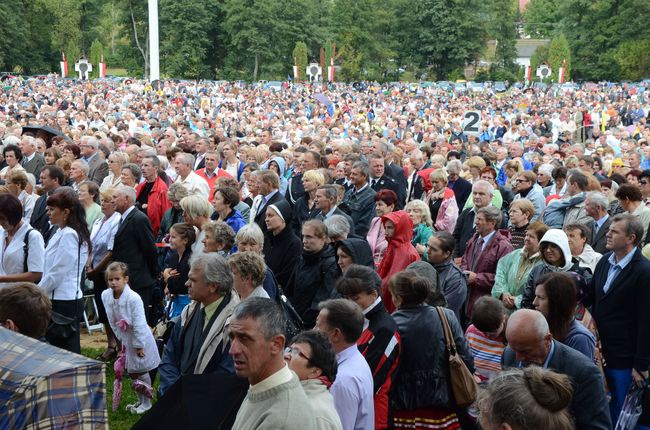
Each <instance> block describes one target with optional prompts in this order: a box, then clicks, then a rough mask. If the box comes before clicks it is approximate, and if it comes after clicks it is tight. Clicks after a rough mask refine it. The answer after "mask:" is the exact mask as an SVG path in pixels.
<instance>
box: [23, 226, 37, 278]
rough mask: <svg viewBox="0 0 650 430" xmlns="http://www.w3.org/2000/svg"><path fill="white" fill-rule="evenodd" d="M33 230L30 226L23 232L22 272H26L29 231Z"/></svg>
mask: <svg viewBox="0 0 650 430" xmlns="http://www.w3.org/2000/svg"><path fill="white" fill-rule="evenodd" d="M32 230H34V229H33V228H30V229H29V230H27V232H26V233H25V237H24V238H23V255H24V256H25V258H24V259H23V273H27V269H28V267H27V259H28V258H29V233H31V232H32Z"/></svg>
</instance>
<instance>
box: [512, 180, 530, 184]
mask: <svg viewBox="0 0 650 430" xmlns="http://www.w3.org/2000/svg"><path fill="white" fill-rule="evenodd" d="M515 182H516V183H518V184H519V183H521V182H528V180H527V179H516V180H515Z"/></svg>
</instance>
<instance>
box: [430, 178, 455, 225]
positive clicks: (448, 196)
mask: <svg viewBox="0 0 650 430" xmlns="http://www.w3.org/2000/svg"><path fill="white" fill-rule="evenodd" d="M429 178H430V179H431V185H432V189H431V191H430V192H429V195H428V196H427V204H428V205H429V210H430V211H431V218H432V219H433V228H434V230H435V231H448V232H449V233H453V231H454V226H455V225H456V220H457V219H458V204H457V203H456V196H455V195H454V190H452V189H451V188H447V175H446V174H445V171H444V170H443V169H438V170H434V171H433V172H431V175H430V176H429Z"/></svg>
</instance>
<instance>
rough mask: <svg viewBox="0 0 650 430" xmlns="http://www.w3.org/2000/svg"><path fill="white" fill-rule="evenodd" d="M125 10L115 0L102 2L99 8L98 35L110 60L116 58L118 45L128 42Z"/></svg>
mask: <svg viewBox="0 0 650 430" xmlns="http://www.w3.org/2000/svg"><path fill="white" fill-rule="evenodd" d="M125 12H126V11H125V10H124V8H123V7H119V5H118V3H117V1H116V0H112V1H109V2H106V3H104V6H103V7H102V10H101V14H100V18H99V22H98V27H99V36H100V40H101V41H102V44H103V45H104V46H106V47H107V49H108V52H107V54H110V56H111V59H112V60H116V58H115V56H116V55H117V50H118V47H119V46H120V45H126V44H128V27H127V26H126V25H125V24H124V21H125V16H126V13H125Z"/></svg>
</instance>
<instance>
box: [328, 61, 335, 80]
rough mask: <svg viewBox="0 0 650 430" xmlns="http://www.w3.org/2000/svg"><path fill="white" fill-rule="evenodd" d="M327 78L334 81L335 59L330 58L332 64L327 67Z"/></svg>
mask: <svg viewBox="0 0 650 430" xmlns="http://www.w3.org/2000/svg"><path fill="white" fill-rule="evenodd" d="M327 80H328V81H330V82H334V59H333V58H330V66H329V67H328V68H327Z"/></svg>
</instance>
